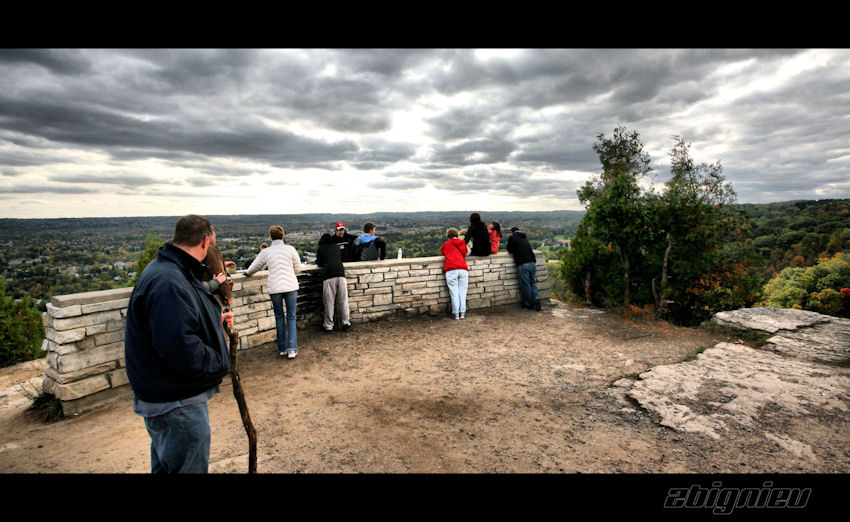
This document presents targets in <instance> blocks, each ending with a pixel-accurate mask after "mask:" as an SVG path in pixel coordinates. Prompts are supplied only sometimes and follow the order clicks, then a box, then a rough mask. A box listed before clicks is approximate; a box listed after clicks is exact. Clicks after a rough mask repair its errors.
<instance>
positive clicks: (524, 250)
mask: <svg viewBox="0 0 850 522" xmlns="http://www.w3.org/2000/svg"><path fill="white" fill-rule="evenodd" d="M507 250H508V253H510V254H513V256H514V263H516V266H517V281H518V282H519V290H520V292H521V293H522V307H523V308H525V309H527V310H532V309H533V310H537V311H538V312H539V311H540V293H539V292H538V291H537V257H536V256H535V255H534V250H532V248H531V243H529V242H528V239H526V238H525V232H523V231H521V230H520V229H519V228H517V227H511V235H510V237H509V238H508V245H507Z"/></svg>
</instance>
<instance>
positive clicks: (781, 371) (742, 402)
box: [612, 308, 850, 460]
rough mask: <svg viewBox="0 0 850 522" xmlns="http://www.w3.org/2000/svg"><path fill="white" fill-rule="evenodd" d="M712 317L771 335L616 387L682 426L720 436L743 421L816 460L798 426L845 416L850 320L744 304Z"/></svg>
mask: <svg viewBox="0 0 850 522" xmlns="http://www.w3.org/2000/svg"><path fill="white" fill-rule="evenodd" d="M711 324H714V325H716V326H721V327H724V328H731V329H734V330H737V331H740V332H748V331H749V332H755V333H761V334H767V335H770V334H773V335H772V336H771V337H769V338H768V339H766V340H765V341H764V342H763V343H762V344H761V345H760V346H759V347H757V348H751V347H749V346H746V345H745V344H743V343H741V344H737V343H728V342H723V343H719V344H717V345H715V346H713V347H711V348H708V349H706V350H705V351H704V352H703V353H701V354H699V355H697V357H696V358H695V359H691V360H687V361H683V362H680V363H676V364H670V365H663V366H656V367H654V368H652V369H651V370H649V371H647V372H644V373H642V374H640V375H639V376H638V378H637V379H632V378H626V379H621V380H619V381H617V382H615V383H614V388H612V392H613V393H617V394H624V395H625V396H626V397H629V398H631V399H633V400H634V401H636V402H637V403H638V404H639V405H640V406H641V407H642V408H644V409H646V410H648V411H650V412H653V413H655V414H656V415H658V416H659V418H660V421H659V422H660V424H661V425H664V426H668V427H670V428H673V429H675V430H677V431H681V432H692V433H699V434H703V435H706V436H708V437H711V438H714V439H721V438H723V437H724V436H725V435H727V434H728V433H729V432H730V431H731V430H733V429H736V428H741V427H743V428H745V429H746V430H747V431H748V432H753V433H755V434H757V435H760V436H762V437H764V439H766V440H769V441H771V442H772V443H774V444H776V445H778V446H779V447H781V448H782V449H784V450H786V451H789V452H791V453H792V454H794V455H795V456H797V457H801V458H807V459H814V460H817V457H816V456H815V452H814V451H813V448H812V444H814V443H812V444H809V443H807V441H806V437H807V435H806V432H805V430H801V429H800V428H799V426H800V425H807V424H808V425H809V426H811V427H812V428H815V427H816V426H818V425H822V426H825V427H827V428H829V427H835V425H836V423H844V422H846V420H845V419H846V418H847V412H848V409H850V367H848V366H850V364H848V362H850V320H847V319H841V318H835V317H830V316H826V315H821V314H817V313H814V312H808V311H804V310H781V309H775V308H747V309H740V310H734V311H729V312H720V313H718V314H716V315H715V316H714V317H713V318H712V319H711ZM621 396H622V395H621ZM801 419H802V420H803V422H802V423H801V422H797V421H800V420H801ZM792 426H797V429H796V430H794V428H792Z"/></svg>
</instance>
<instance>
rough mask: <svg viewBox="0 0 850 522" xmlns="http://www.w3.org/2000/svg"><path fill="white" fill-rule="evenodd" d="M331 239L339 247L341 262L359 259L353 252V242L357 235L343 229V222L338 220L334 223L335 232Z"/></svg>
mask: <svg viewBox="0 0 850 522" xmlns="http://www.w3.org/2000/svg"><path fill="white" fill-rule="evenodd" d="M331 239H332V240H333V242H334V243H335V244H336V246H337V247H338V248H339V250H340V253H341V254H342V262H343V263H349V262H351V261H360V260H359V259H357V257H356V255H355V252H354V242H355V241H357V236H355V235H354V234H349V233H348V231H347V230H346V229H345V223H343V222H342V221H340V222H339V223H337V224H336V232H335V233H334V235H333V236H331Z"/></svg>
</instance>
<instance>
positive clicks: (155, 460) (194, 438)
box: [145, 402, 210, 473]
mask: <svg viewBox="0 0 850 522" xmlns="http://www.w3.org/2000/svg"><path fill="white" fill-rule="evenodd" d="M145 428H147V430H148V434H149V435H150V436H151V473H207V472H208V471H209V467H210V416H209V410H208V409H207V403H206V402H196V403H194V404H189V405H187V406H183V407H181V408H175V409H173V410H171V411H169V412H167V413H164V414H162V415H157V416H155V417H145Z"/></svg>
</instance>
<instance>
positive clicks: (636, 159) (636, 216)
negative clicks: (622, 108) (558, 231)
mask: <svg viewBox="0 0 850 522" xmlns="http://www.w3.org/2000/svg"><path fill="white" fill-rule="evenodd" d="M593 150H595V151H596V153H597V154H598V155H599V161H600V162H601V163H602V173H601V174H600V175H599V176H598V177H596V178H595V179H593V180H591V181H588V182H587V183H585V185H584V187H582V188H581V189H580V190H579V191H578V198H579V201H580V202H581V203H582V205H584V206H585V208H586V209H587V214H586V215H585V218H584V219H585V220H586V221H587V231H588V233H589V234H590V235H592V236H593V237H594V238H595V239H596V240H597V241H599V242H601V243H602V244H603V245H606V247H607V248H608V250H610V251H611V252H612V253H613V254H614V255H615V256H616V258H617V260H618V261H619V264H620V270H621V273H622V278H623V283H622V298H623V304H624V305H625V306H629V304H630V301H631V286H632V273H633V264H634V263H636V262H639V260H640V258H641V257H642V256H643V246H644V244H645V243H646V241H647V232H648V227H647V211H648V206H647V198H646V195H645V193H644V191H643V190H642V189H641V187H640V182H641V181H642V180H643V179H644V178H646V177H648V176H649V175H650V173H651V172H652V168H651V167H650V166H649V154H648V153H647V152H646V151H644V150H643V143H642V142H641V140H640V136H639V135H638V133H637V132H632V133H628V132H627V130H626V128H625V127H623V126H618V127H617V128H616V129H614V133H613V135H612V136H611V137H610V138H609V137H606V136H605V134H599V135H597V137H596V143H594V145H593Z"/></svg>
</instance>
